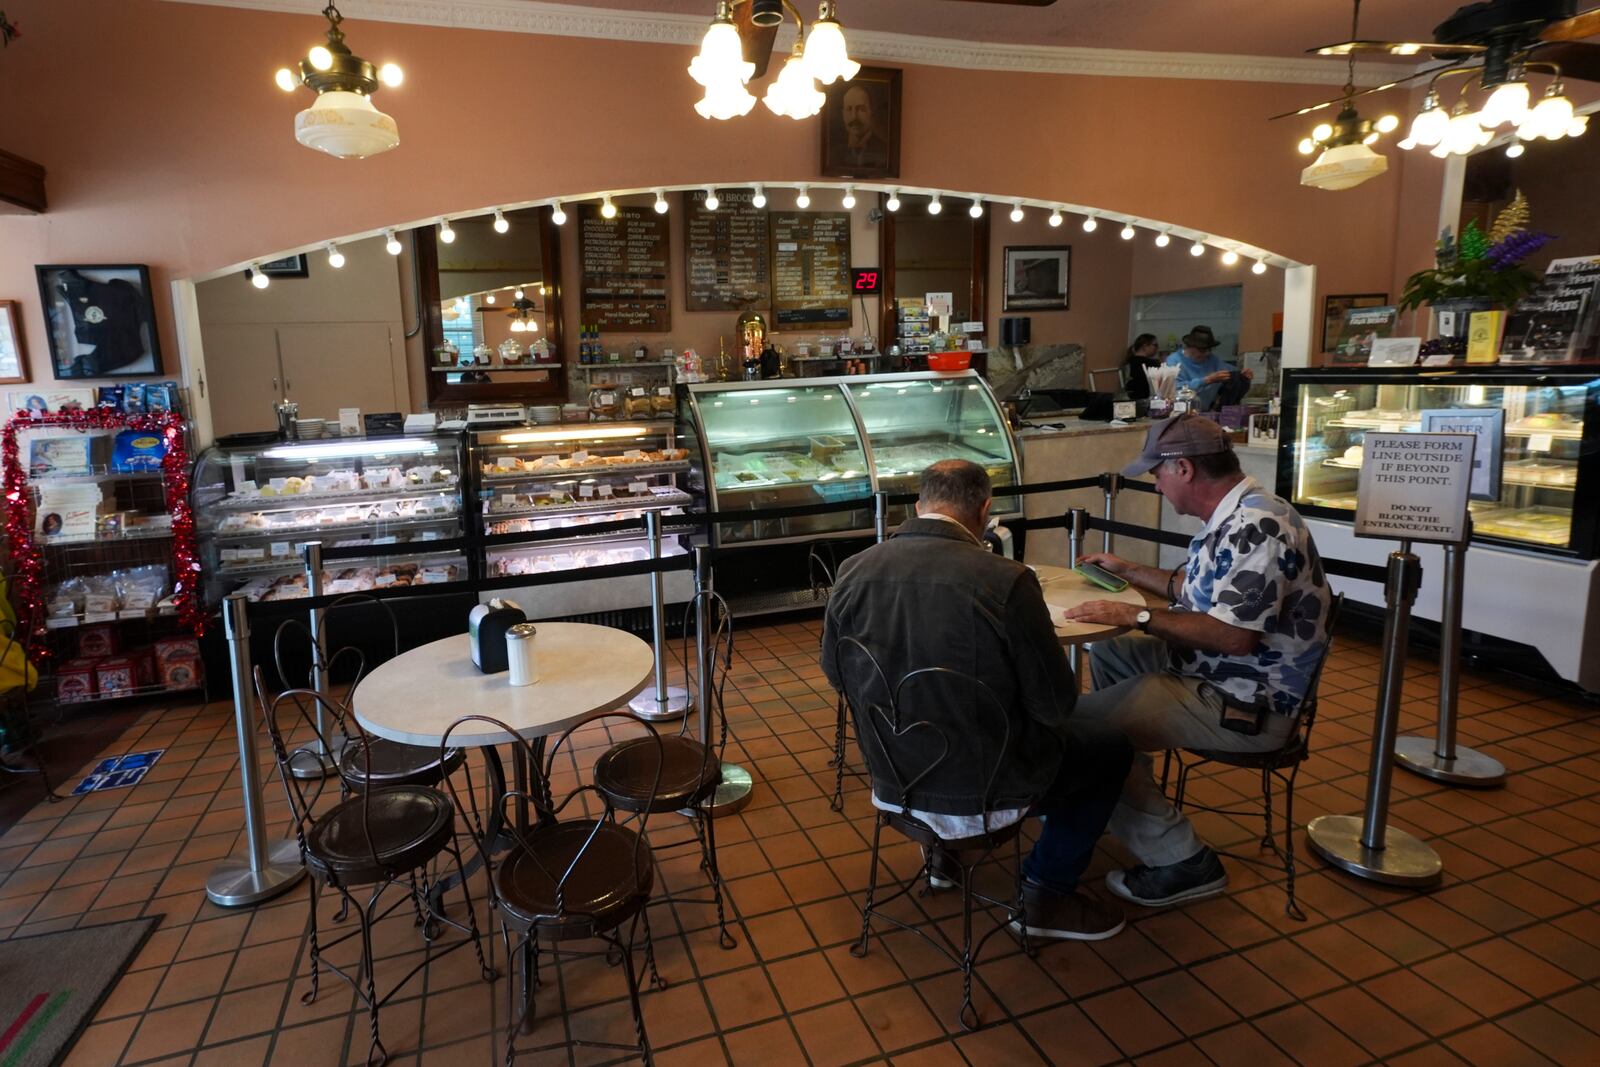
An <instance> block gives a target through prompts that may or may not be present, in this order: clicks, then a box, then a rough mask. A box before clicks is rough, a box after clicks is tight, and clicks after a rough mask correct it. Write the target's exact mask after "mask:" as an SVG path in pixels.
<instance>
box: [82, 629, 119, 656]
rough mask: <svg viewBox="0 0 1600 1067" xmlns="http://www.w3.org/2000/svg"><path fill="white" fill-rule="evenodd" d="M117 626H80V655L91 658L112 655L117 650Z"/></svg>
mask: <svg viewBox="0 0 1600 1067" xmlns="http://www.w3.org/2000/svg"><path fill="white" fill-rule="evenodd" d="M117 649H118V645H117V628H116V627H115V626H107V625H105V624H103V623H102V624H99V625H95V626H82V627H79V628H78V656H79V657H80V658H83V659H91V658H93V657H95V656H110V655H114V654H115V653H116V652H117Z"/></svg>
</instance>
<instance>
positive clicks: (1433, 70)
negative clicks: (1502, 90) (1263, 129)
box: [1267, 63, 1455, 122]
mask: <svg viewBox="0 0 1600 1067" xmlns="http://www.w3.org/2000/svg"><path fill="white" fill-rule="evenodd" d="M1453 66H1455V64H1454V63H1440V64H1439V65H1438V66H1436V67H1428V68H1427V69H1426V70H1419V71H1417V72H1416V73H1415V74H1407V75H1406V76H1405V77H1404V78H1397V79H1396V80H1394V81H1392V82H1384V83H1383V84H1382V85H1374V86H1372V87H1371V88H1370V89H1359V90H1357V91H1356V92H1355V93H1353V94H1351V97H1350V98H1351V99H1352V100H1354V99H1355V98H1356V97H1358V96H1370V95H1371V94H1373V93H1381V92H1385V91H1387V90H1389V89H1393V88H1395V87H1396V86H1400V85H1404V84H1405V83H1406V82H1412V81H1416V80H1417V79H1418V78H1427V77H1430V76H1432V75H1434V74H1437V73H1438V72H1439V71H1441V70H1447V69H1449V68H1450V67H1453ZM1342 103H1344V97H1343V96H1336V97H1334V98H1333V99H1332V100H1324V101H1323V102H1322V103H1320V104H1308V105H1307V106H1305V107H1302V108H1296V109H1295V110H1293V111H1285V112H1284V113H1283V114H1281V115H1273V116H1271V117H1269V118H1268V119H1267V121H1268V122H1276V121H1278V120H1279V119H1292V118H1295V117H1296V116H1298V115H1309V114H1311V113H1312V112H1313V111H1321V110H1323V109H1324V108H1330V107H1333V106H1334V105H1335V104H1342Z"/></svg>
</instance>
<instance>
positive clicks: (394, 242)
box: [383, 230, 400, 256]
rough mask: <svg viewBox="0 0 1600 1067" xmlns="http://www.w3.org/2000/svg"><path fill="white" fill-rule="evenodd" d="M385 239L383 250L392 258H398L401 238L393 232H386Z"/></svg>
mask: <svg viewBox="0 0 1600 1067" xmlns="http://www.w3.org/2000/svg"><path fill="white" fill-rule="evenodd" d="M383 237H384V241H383V250H384V251H385V252H387V253H389V254H390V255H391V256H398V255H399V254H400V238H398V237H396V236H395V235H394V231H393V230H388V231H386V232H385V233H384V235H383Z"/></svg>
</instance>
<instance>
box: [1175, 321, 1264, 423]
mask: <svg viewBox="0 0 1600 1067" xmlns="http://www.w3.org/2000/svg"><path fill="white" fill-rule="evenodd" d="M1220 344H1222V342H1221V341H1219V340H1217V335H1216V334H1214V333H1212V332H1211V327H1209V326H1196V327H1195V328H1194V329H1192V330H1190V331H1189V332H1188V333H1186V334H1184V335H1183V347H1182V348H1180V349H1178V350H1177V351H1176V352H1174V353H1172V355H1170V356H1168V357H1167V366H1169V367H1177V368H1178V388H1179V389H1182V388H1184V387H1185V386H1187V387H1189V388H1190V389H1193V390H1194V393H1195V407H1196V408H1197V410H1200V411H1215V410H1216V409H1217V408H1219V407H1221V406H1222V405H1224V404H1237V403H1239V401H1240V400H1242V399H1244V394H1245V393H1247V392H1249V391H1250V379H1251V378H1252V377H1254V375H1252V374H1251V372H1250V371H1248V370H1246V371H1239V370H1235V369H1234V368H1233V366H1232V365H1231V364H1228V363H1224V362H1223V361H1222V359H1221V357H1219V356H1217V355H1216V354H1215V353H1214V350H1215V349H1216V348H1217V346H1218V345H1220Z"/></svg>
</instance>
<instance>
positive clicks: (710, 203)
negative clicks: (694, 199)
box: [706, 189, 722, 211]
mask: <svg viewBox="0 0 1600 1067" xmlns="http://www.w3.org/2000/svg"><path fill="white" fill-rule="evenodd" d="M721 206H722V201H721V200H719V199H717V191H716V190H715V189H707V190H706V210H707V211H715V210H717V208H719V207H721Z"/></svg>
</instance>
